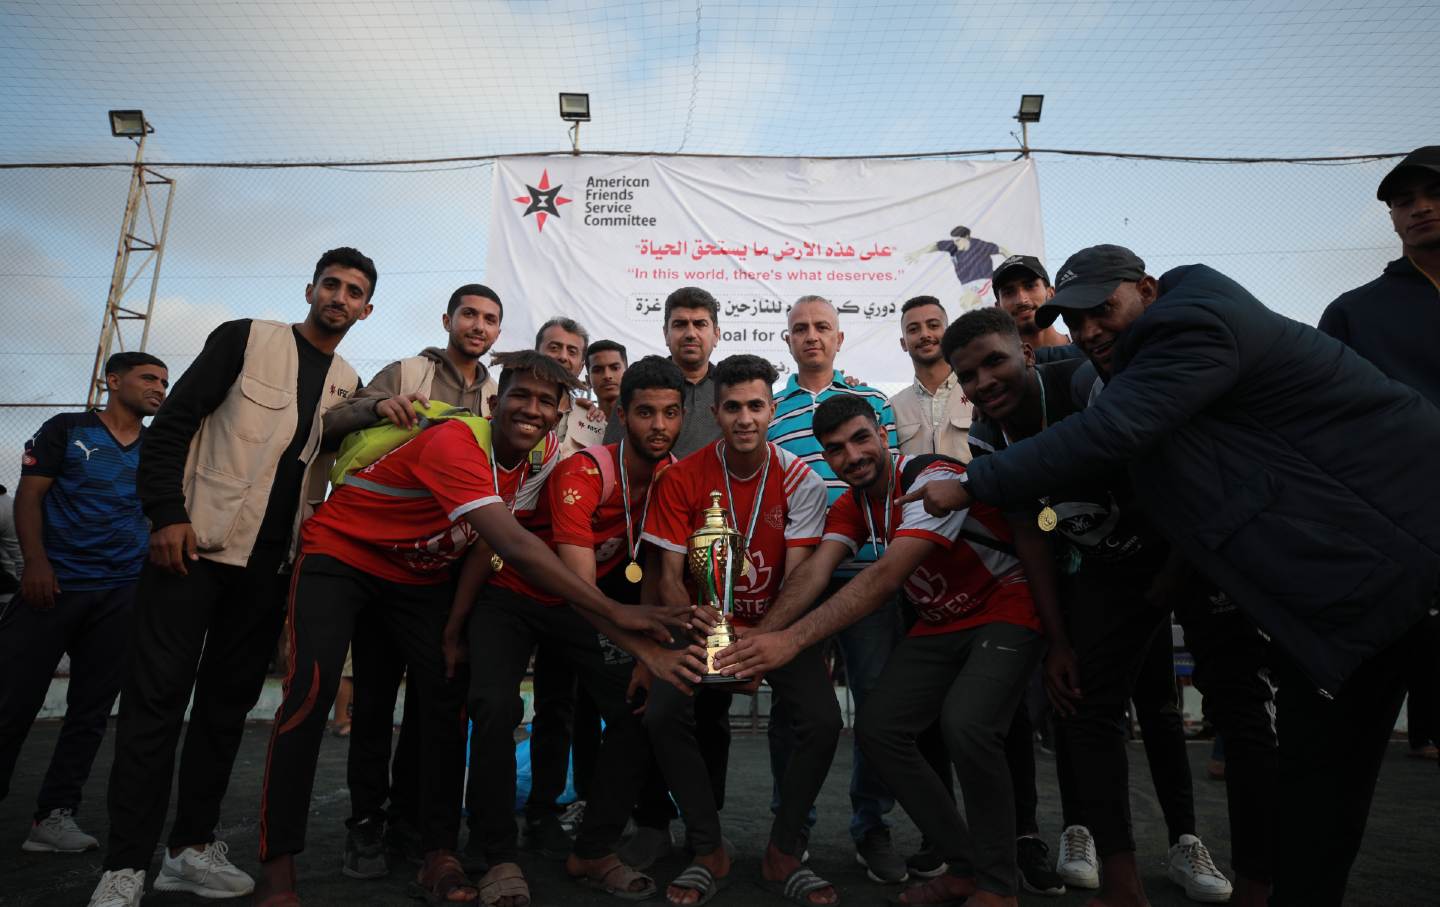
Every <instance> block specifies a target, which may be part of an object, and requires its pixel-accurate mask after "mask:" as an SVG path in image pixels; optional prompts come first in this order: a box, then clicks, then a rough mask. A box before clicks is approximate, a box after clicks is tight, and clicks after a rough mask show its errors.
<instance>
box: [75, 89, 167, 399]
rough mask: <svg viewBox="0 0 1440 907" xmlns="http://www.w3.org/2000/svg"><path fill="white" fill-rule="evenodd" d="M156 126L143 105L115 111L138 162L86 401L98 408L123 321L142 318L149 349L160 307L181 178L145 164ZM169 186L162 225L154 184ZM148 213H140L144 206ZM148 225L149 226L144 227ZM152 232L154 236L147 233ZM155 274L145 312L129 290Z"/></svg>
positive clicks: (113, 123) (113, 126)
mask: <svg viewBox="0 0 1440 907" xmlns="http://www.w3.org/2000/svg"><path fill="white" fill-rule="evenodd" d="M154 131H155V127H153V126H151V125H150V124H149V122H147V121H146V119H145V114H144V112H143V111H140V110H112V111H110V134H111V135H114V136H116V137H118V138H126V139H130V140H132V141H134V142H135V163H134V165H133V167H132V168H131V171H130V190H129V192H128V193H127V194H126V196H125V215H124V217H123V218H121V220H120V241H119V242H118V243H117V244H116V246H115V265H114V268H113V269H112V270H111V272H110V292H109V294H108V295H107V296H106V298H105V315H104V320H103V321H102V322H101V325H100V342H99V343H98V344H97V345H96V348H95V365H94V367H93V368H92V369H91V371H90V389H89V392H88V393H87V395H86V398H85V405H86V406H87V407H89V408H94V407H97V406H99V405H100V401H101V397H102V396H103V395H104V393H105V360H107V359H109V358H110V351H111V349H112V348H114V347H115V346H116V345H117V344H118V345H119V347H120V349H121V350H124V349H125V337H124V335H123V334H122V333H121V330H120V322H121V321H141V322H143V323H144V326H143V327H142V328H141V331H140V346H139V347H138V349H141V350H143V349H145V345H146V343H147V342H148V341H149V340H150V315H151V313H152V312H154V310H155V291H156V290H157V289H158V287H159V283H160V261H161V259H162V258H163V257H164V255H165V237H166V234H168V233H169V232H170V207H171V203H172V202H173V201H174V199H175V180H173V179H171V178H170V177H168V176H162V175H161V174H159V173H156V172H155V171H154V170H151V169H150V168H149V167H147V166H146V165H145V137H146V136H148V135H149V134H150V133H152V132H154ZM154 186H163V187H165V211H164V214H163V215H162V216H161V218H160V223H159V225H158V226H157V225H156V223H155V207H156V206H155V203H154V200H153V199H152V198H151V188H152V187H154ZM142 208H143V209H144V211H145V218H144V220H143V221H142V220H141V217H140V212H141V209H142ZM142 226H147V227H148V228H149V229H148V230H144V231H142ZM147 237H148V238H147ZM132 252H141V253H144V254H143V255H142V256H141V257H140V259H139V261H138V262H136V263H134V266H133V267H132V262H131V258H130V253H132ZM147 272H148V273H149V275H150V295H149V299H148V301H147V302H146V304H145V310H144V311H143V312H140V311H136V310H134V309H131V308H127V307H126V306H125V305H124V302H125V294H126V293H127V292H128V291H129V290H130V288H131V287H133V286H134V285H135V282H136V280H138V279H139V278H140V276H141V275H143V274H145V273H147Z"/></svg>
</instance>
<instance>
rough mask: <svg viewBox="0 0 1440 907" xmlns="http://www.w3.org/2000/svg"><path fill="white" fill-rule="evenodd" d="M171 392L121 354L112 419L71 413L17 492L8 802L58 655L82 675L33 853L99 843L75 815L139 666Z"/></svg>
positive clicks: (8, 630) (0, 730)
mask: <svg viewBox="0 0 1440 907" xmlns="http://www.w3.org/2000/svg"><path fill="white" fill-rule="evenodd" d="M169 383H170V381H169V372H168V371H167V370H166V368H165V363H163V362H161V361H160V360H159V359H157V358H155V357H154V356H151V355H150V354H149V353H133V352H132V353H116V354H114V355H113V356H111V357H110V358H109V359H108V360H107V361H106V363H105V385H106V388H107V390H108V391H109V394H108V397H107V399H106V401H105V408H104V409H102V410H100V411H98V412H94V411H92V412H84V413H62V414H61V415H58V416H55V417H53V418H51V419H48V420H47V421H46V422H45V424H44V425H42V426H40V430H39V431H37V432H36V433H35V436H34V437H32V438H31V439H30V440H29V441H26V442H25V453H24V456H23V457H22V458H21V461H20V464H21V465H20V488H19V489H18V490H17V491H16V494H15V529H16V531H17V534H18V535H19V543H20V547H21V549H22V550H23V551H24V565H25V566H24V570H23V571H21V576H20V594H19V595H17V596H16V597H15V598H14V599H13V600H11V601H10V602H9V603H8V604H0V799H4V797H5V795H6V794H8V793H9V791H10V779H11V777H12V776H13V775H14V772H15V761H16V759H17V758H18V757H19V755H20V747H21V745H22V744H23V743H24V742H25V737H26V735H27V734H28V733H29V731H30V727H31V725H32V724H33V723H34V721H35V716H36V715H38V714H39V712H40V707H41V706H42V705H44V702H45V693H46V691H47V690H49V689H50V680H51V678H53V677H54V676H55V667H56V665H58V664H59V662H60V657H61V656H62V655H64V654H65V653H67V652H68V653H69V654H70V664H71V669H70V689H69V692H68V696H67V698H66V705H65V723H64V724H63V725H62V726H61V729H60V738H59V740H57V741H56V743H55V752H54V755H52V756H51V758H50V766H49V768H48V769H47V770H46V772H45V780H44V781H43V782H42V783H41V785H40V796H39V799H38V800H37V802H36V811H35V821H34V824H33V825H31V827H30V834H29V836H28V837H27V838H26V839H25V842H24V843H23V844H21V845H20V846H21V849H22V850H25V851H28V852H30V853H78V852H80V851H83V850H91V849H93V848H96V847H99V846H100V842H99V841H97V840H96V839H95V838H93V837H91V836H90V835H88V834H86V833H85V832H84V831H82V830H81V829H80V827H79V826H78V825H77V824H76V822H75V815H76V813H77V812H78V811H79V809H80V794H81V790H82V789H83V788H84V786H85V782H86V780H87V779H88V778H89V776H90V766H91V765H92V764H93V763H94V761H95V754H96V752H98V751H99V749H100V743H101V741H102V740H104V739H105V726H106V724H107V723H108V722H109V720H110V707H111V706H113V705H114V704H115V697H116V696H117V695H119V693H120V683H121V680H122V679H123V678H124V672H125V667H126V664H127V663H128V654H129V645H130V626H131V615H132V613H133V610H134V603H135V583H136V581H137V580H138V579H139V578H140V570H141V568H142V567H143V566H144V564H145V549H146V544H147V540H148V538H149V535H150V525H149V523H147V522H146V520H145V513H144V511H143V510H141V509H140V502H139V500H137V499H136V497H135V468H136V466H137V465H138V463H139V461H140V445H141V444H142V443H143V441H144V434H145V430H144V427H143V423H142V420H143V419H145V418H147V417H148V416H153V415H154V414H155V411H156V410H158V409H159V408H160V404H161V403H163V402H164V401H165V389H166V387H167V386H169ZM7 503H8V502H4V501H0V506H4V505H5V504H7Z"/></svg>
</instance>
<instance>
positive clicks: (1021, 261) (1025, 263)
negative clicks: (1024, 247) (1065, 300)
mask: <svg viewBox="0 0 1440 907" xmlns="http://www.w3.org/2000/svg"><path fill="white" fill-rule="evenodd" d="M1017 273H1022V274H1029V275H1031V276H1032V277H1038V278H1040V279H1041V280H1043V281H1045V286H1047V287H1048V286H1050V275H1049V274H1048V273H1046V271H1045V266H1044V265H1042V264H1041V263H1040V259H1038V258H1036V257H1035V256H1034V255H1011V256H1010V257H1009V258H1007V259H1005V260H1004V261H1002V262H1000V267H998V268H996V269H995V273H994V274H993V275H992V276H991V278H990V286H992V287H994V288H995V298H997V299H998V298H1000V284H1001V283H1002V282H1004V281H1006V280H1009V279H1010V278H1012V277H1014V276H1015V275H1016V274H1017Z"/></svg>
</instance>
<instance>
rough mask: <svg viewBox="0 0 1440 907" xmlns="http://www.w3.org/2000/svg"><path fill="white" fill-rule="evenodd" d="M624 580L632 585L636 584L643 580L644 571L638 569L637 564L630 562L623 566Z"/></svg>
mask: <svg viewBox="0 0 1440 907" xmlns="http://www.w3.org/2000/svg"><path fill="white" fill-rule="evenodd" d="M625 578H626V579H628V580H629V581H630V582H632V583H638V582H640V580H642V579H644V578H645V571H644V570H641V569H640V565H639V564H637V563H635V562H634V561H631V562H630V563H628V564H626V565H625Z"/></svg>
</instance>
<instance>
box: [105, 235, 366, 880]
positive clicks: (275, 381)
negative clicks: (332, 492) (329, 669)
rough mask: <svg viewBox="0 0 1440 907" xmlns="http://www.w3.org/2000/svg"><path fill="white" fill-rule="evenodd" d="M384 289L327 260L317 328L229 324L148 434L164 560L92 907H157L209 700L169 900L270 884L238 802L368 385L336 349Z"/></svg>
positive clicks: (337, 254) (310, 291)
mask: <svg viewBox="0 0 1440 907" xmlns="http://www.w3.org/2000/svg"><path fill="white" fill-rule="evenodd" d="M374 290H375V264H374V263H373V262H372V261H370V259H368V258H366V257H365V256H364V255H362V254H360V253H359V252H358V251H356V250H355V249H351V248H339V249H331V250H330V251H329V252H326V253H325V254H324V255H323V256H321V257H320V260H319V262H317V263H316V265H315V276H314V278H313V279H312V280H311V282H310V284H309V285H308V286H306V287H305V301H306V303H307V304H308V306H309V313H308V314H307V316H306V318H305V321H304V322H302V323H300V324H294V325H291V324H284V323H281V322H276V321H261V320H259V319H254V320H252V319H241V320H239V321H229V322H226V323H225V324H222V325H220V326H219V327H218V328H216V329H215V330H214V331H212V332H211V334H210V336H209V338H207V339H206V341H205V348H204V349H203V350H201V351H200V355H199V356H197V357H196V359H195V361H194V362H193V363H191V365H190V368H188V369H187V370H186V371H185V374H184V375H182V376H181V377H180V380H179V381H177V382H176V383H175V386H174V388H173V389H172V390H171V393H170V396H169V398H168V399H167V400H166V401H165V405H164V406H162V407H161V408H160V411H159V412H158V413H156V415H155V419H154V421H153V422H152V423H151V425H150V428H149V429H148V430H147V432H146V434H145V444H144V447H143V448H142V449H141V455H140V466H139V470H138V472H137V475H136V490H137V492H138V494H139V496H140V502H141V505H142V506H143V507H144V508H145V515H146V516H147V517H149V518H150V524H151V531H150V562H149V563H148V564H147V565H146V566H145V568H144V570H143V571H142V572H141V575H140V586H139V589H138V590H137V591H136V596H135V618H134V619H135V624H136V630H135V637H134V639H135V643H134V649H133V650H132V664H131V667H130V670H129V674H128V676H127V678H126V680H125V683H124V685H123V687H122V691H121V695H120V720H119V722H118V724H117V726H116V731H115V761H114V763H113V765H112V766H111V770H110V787H109V808H110V839H109V847H108V849H107V852H106V855H105V862H104V866H105V873H104V875H103V876H102V877H101V879H100V883H99V885H97V886H96V888H95V892H94V894H92V895H91V899H90V905H91V907H126V905H133V904H138V903H139V902H140V898H141V896H142V894H143V892H144V886H145V873H146V871H147V869H148V868H149V866H150V861H151V859H152V858H153V856H154V853H155V845H156V843H157V841H158V840H159V838H160V832H161V829H162V827H163V826H164V824H165V813H166V811H167V809H168V807H169V803H170V787H171V783H172V775H173V774H174V767H175V747H176V745H177V744H178V743H179V741H180V731H181V729H182V727H183V726H184V724H185V717H186V705H187V703H189V701H190V699H191V693H192V691H193V694H194V704H193V706H192V707H191V709H190V718H189V731H188V732H187V734H186V738H185V750H184V753H183V755H182V756H181V760H180V781H179V795H178V798H177V799H178V802H179V805H178V808H177V810H176V816H175V824H174V825H173V826H172V827H171V831H170V839H169V842H168V847H167V849H166V851H165V854H164V857H163V859H162V863H161V870H160V873H159V875H158V876H157V877H156V879H155V887H156V888H157V889H160V890H163V891H190V892H200V893H203V894H204V895H205V896H207V897H237V896H240V895H244V894H248V893H249V892H250V891H251V889H252V888H253V887H254V882H253V881H252V880H251V879H250V877H249V876H248V875H246V874H245V873H243V872H241V871H240V870H239V869H237V868H236V867H235V866H234V865H233V864H232V863H231V862H230V861H229V859H228V858H227V857H226V851H227V848H226V846H225V844H224V843H223V842H217V841H216V840H215V827H216V826H217V825H218V824H219V821H220V801H221V799H222V798H223V797H224V794H225V788H226V785H227V784H228V783H229V780H230V770H231V767H232V766H233V765H234V762H235V753H236V751H237V749H238V748H239V746H240V737H241V734H242V733H243V731H244V727H245V716H246V715H247V714H248V713H249V711H250V709H251V707H252V706H253V705H254V704H255V700H256V699H257V698H258V697H259V695H260V689H261V687H262V685H263V684H264V682H265V671H266V669H267V668H268V666H269V662H270V656H271V654H272V653H273V652H274V651H275V641H276V638H277V636H278V634H279V631H280V625H281V622H282V621H283V620H284V614H285V611H284V607H283V602H284V583H285V579H286V577H285V576H284V575H283V574H282V573H281V570H282V569H284V568H285V566H286V565H287V564H288V562H289V560H290V556H291V553H292V551H293V550H294V544H295V540H296V536H297V535H298V531H299V528H300V521H301V520H302V519H303V517H304V515H305V509H304V506H303V505H307V504H308V503H309V502H312V501H316V500H318V499H319V498H320V497H321V495H322V494H323V488H324V481H323V480H324V469H323V468H317V464H323V462H324V460H325V458H323V457H321V456H320V451H321V435H322V428H321V421H322V419H323V418H324V415H325V413H326V412H328V411H329V410H330V409H332V408H333V407H335V406H336V405H338V404H339V403H340V402H341V401H342V400H345V399H346V398H348V397H349V396H350V394H352V393H354V391H355V389H356V387H357V385H358V384H359V377H358V376H357V375H356V374H355V370H354V369H353V368H351V367H350V364H349V363H347V362H346V361H345V360H344V359H342V358H340V356H338V355H336V354H335V348H336V347H338V346H339V345H340V341H341V339H342V338H343V337H344V336H345V334H346V332H348V331H349V330H350V328H351V327H352V326H353V325H354V324H355V322H357V321H360V320H362V319H364V318H366V317H367V316H369V314H370V310H371V303H370V300H371V298H372V294H373V293H374ZM312 479H314V480H315V481H313V482H312V481H311V480H312Z"/></svg>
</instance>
